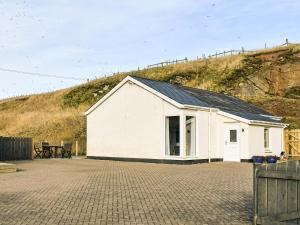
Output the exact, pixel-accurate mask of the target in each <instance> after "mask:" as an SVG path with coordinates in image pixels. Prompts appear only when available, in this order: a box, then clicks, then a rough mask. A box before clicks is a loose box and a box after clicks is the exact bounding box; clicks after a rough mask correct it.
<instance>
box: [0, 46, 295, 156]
mask: <svg viewBox="0 0 300 225" xmlns="http://www.w3.org/2000/svg"><path fill="white" fill-rule="evenodd" d="M128 75H134V76H140V77H146V78H150V79H157V80H161V81H167V82H171V83H174V84H180V85H185V86H190V87H197V88H202V89H208V90H212V91H216V92H223V93H228V94H231V95H235V96H237V97H240V98H242V99H244V100H246V101H248V102H251V103H253V104H255V105H257V106H259V107H261V108H263V109H265V110H267V111H269V112H271V113H274V114H276V115H279V116H282V117H284V121H285V122H287V123H289V124H290V127H291V128H300V45H291V46H289V47H282V48H273V49H264V50H262V51H256V52H255V53H251V54H245V55H233V56H226V57H221V58H210V59H202V60H196V61H190V62H187V63H182V64H176V65H170V66H166V67H163V68H152V69H143V70H137V71H132V72H126V73H120V74H117V75H114V76H111V77H107V78H101V79H97V80H93V81H91V82H89V83H86V84H82V85H79V86H76V87H73V88H69V89H64V90H59V91H56V92H53V93H47V94H39V95H32V96H26V97H20V98H14V99H8V100H2V101H0V136H1V135H2V136H29V137H33V138H34V139H35V140H48V141H51V142H55V143H59V142H60V141H61V140H68V141H74V140H79V143H80V145H82V147H81V149H82V150H83V149H84V147H83V146H84V143H85V136H86V133H85V117H84V114H83V113H84V111H85V110H87V109H88V108H89V107H90V106H91V105H92V104H94V103H95V102H97V101H98V100H99V99H100V98H101V97H102V96H104V95H105V94H106V93H107V92H108V91H109V90H111V89H112V88H113V87H114V86H115V85H116V84H117V83H118V82H120V81H121V80H122V79H123V78H124V77H126V76H128Z"/></svg>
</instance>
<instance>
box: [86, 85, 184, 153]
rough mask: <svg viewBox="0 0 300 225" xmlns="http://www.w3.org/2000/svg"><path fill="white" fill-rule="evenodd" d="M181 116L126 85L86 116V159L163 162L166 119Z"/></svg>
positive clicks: (143, 92)
mask: <svg viewBox="0 0 300 225" xmlns="http://www.w3.org/2000/svg"><path fill="white" fill-rule="evenodd" d="M180 113H181V111H180V110H179V109H177V108H176V107H174V106H172V105H171V104H169V103H167V102H165V101H164V100H162V99H161V98H159V97H157V96H155V95H153V94H151V93H149V92H148V91H147V90H145V89H143V88H141V87H139V86H137V85H135V84H129V82H127V83H125V84H124V85H123V86H122V87H121V88H120V89H118V90H117V91H116V92H115V93H114V94H113V95H111V96H110V97H109V98H108V99H107V100H106V101H104V102H103V103H102V104H101V105H100V106H99V107H98V108H96V109H95V110H94V111H93V112H92V113H90V114H89V115H88V116H87V156H106V157H127V158H152V159H161V158H164V156H165V148H164V147H165V143H164V142H165V134H164V133H165V127H164V125H165V115H180Z"/></svg>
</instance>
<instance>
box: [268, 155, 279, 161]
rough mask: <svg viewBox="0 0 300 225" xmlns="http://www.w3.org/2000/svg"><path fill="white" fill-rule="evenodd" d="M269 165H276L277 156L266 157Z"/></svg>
mask: <svg viewBox="0 0 300 225" xmlns="http://www.w3.org/2000/svg"><path fill="white" fill-rule="evenodd" d="M266 161H267V163H276V162H277V156H275V155H270V156H267V157H266Z"/></svg>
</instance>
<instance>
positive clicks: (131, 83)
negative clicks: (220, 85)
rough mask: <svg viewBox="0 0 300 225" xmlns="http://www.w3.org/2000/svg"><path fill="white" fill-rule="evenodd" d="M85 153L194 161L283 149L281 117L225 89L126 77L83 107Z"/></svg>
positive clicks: (248, 156)
mask: <svg viewBox="0 0 300 225" xmlns="http://www.w3.org/2000/svg"><path fill="white" fill-rule="evenodd" d="M86 116H87V157H88V158H98V159H115V160H126V161H149V162H166V163H197V162H208V161H222V160H223V161H248V160H249V159H251V157H252V156H254V155H268V154H270V155H277V156H278V155H279V154H280V152H281V151H283V148H284V146H283V144H284V143H283V138H284V136H283V129H284V127H285V124H283V123H281V122H280V118H279V117H275V116H272V115H270V114H269V113H267V112H265V111H263V110H261V109H259V108H257V107H256V106H253V105H251V104H248V103H246V102H244V101H242V100H240V99H237V98H235V97H231V96H228V95H225V94H219V93H214V92H210V91H206V90H200V89H195V88H188V87H183V86H177V85H173V84H170V83H165V82H160V81H154V80H149V79H145V78H138V77H126V78H125V79H124V80H123V81H122V82H120V83H119V84H118V85H117V86H116V87H115V88H113V89H112V90H111V91H110V92H109V93H107V94H106V95H105V96H104V97H103V98H102V99H101V100H100V101H99V102H97V103H96V104H95V105H94V106H92V107H91V108H90V109H89V110H88V111H87V112H86Z"/></svg>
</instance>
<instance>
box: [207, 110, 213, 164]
mask: <svg viewBox="0 0 300 225" xmlns="http://www.w3.org/2000/svg"><path fill="white" fill-rule="evenodd" d="M211 112H212V110H211V109H209V116H208V163H210V159H211V156H210V152H211V115H212V114H211Z"/></svg>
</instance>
